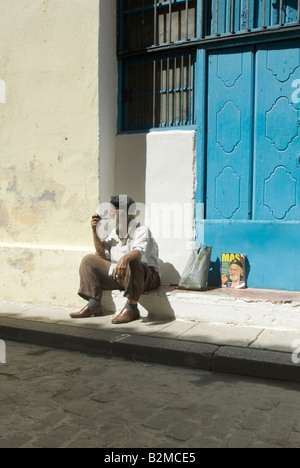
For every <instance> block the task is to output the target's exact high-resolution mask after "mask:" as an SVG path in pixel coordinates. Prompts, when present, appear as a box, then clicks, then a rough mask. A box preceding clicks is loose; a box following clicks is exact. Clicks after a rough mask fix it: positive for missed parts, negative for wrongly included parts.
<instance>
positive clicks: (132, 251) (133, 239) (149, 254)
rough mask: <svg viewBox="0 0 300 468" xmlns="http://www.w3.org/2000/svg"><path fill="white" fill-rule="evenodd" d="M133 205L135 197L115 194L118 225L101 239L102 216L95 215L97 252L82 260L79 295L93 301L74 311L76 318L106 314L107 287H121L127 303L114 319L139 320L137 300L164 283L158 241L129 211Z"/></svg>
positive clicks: (114, 321)
mask: <svg viewBox="0 0 300 468" xmlns="http://www.w3.org/2000/svg"><path fill="white" fill-rule="evenodd" d="M124 198H125V200H126V204H125V205H124ZM132 205H134V201H133V200H132V199H131V198H128V197H124V196H119V195H118V196H116V197H112V199H111V207H112V213H111V214H112V216H113V217H115V221H116V227H115V228H114V229H113V230H112V232H111V233H110V235H109V236H108V237H107V238H106V239H105V240H101V239H100V237H99V236H98V234H97V226H98V223H99V222H100V221H101V217H100V216H99V215H95V216H93V218H92V229H93V236H94V244H95V248H96V255H87V256H86V257H85V258H84V259H83V261H82V263H81V266H80V289H79V292H78V294H79V296H81V297H82V298H83V299H86V300H87V301H89V302H88V304H87V305H86V306H85V307H84V308H83V309H82V310H81V311H80V312H78V313H75V314H71V317H72V318H87V317H93V316H99V315H102V314H103V309H102V306H101V299H102V292H103V290H114V289H119V290H124V291H125V293H124V297H126V298H127V303H126V305H125V307H124V308H123V310H122V311H121V313H120V314H119V315H118V316H117V317H115V318H114V319H113V321H112V323H114V324H121V323H128V322H132V321H133V320H138V319H139V318H140V312H139V310H138V305H137V303H138V301H139V298H140V296H141V295H142V294H143V293H144V292H145V291H149V290H151V289H157V288H158V287H159V286H160V284H161V283H160V274H159V260H158V246H157V243H156V242H155V240H154V238H153V237H152V234H151V231H150V230H149V228H148V227H146V226H144V225H140V224H137V223H136V221H134V219H135V216H134V215H129V213H128V212H129V208H130V207H131V206H132ZM130 211H131V210H130Z"/></svg>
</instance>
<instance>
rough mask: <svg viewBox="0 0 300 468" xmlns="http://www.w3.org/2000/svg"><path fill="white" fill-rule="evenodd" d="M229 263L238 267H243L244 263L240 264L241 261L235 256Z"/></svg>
mask: <svg viewBox="0 0 300 468" xmlns="http://www.w3.org/2000/svg"><path fill="white" fill-rule="evenodd" d="M230 265H238V266H239V267H241V268H242V269H244V265H243V264H242V262H240V261H239V260H237V259H236V258H235V259H234V260H232V262H231V263H230Z"/></svg>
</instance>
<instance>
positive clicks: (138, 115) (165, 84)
mask: <svg viewBox="0 0 300 468" xmlns="http://www.w3.org/2000/svg"><path fill="white" fill-rule="evenodd" d="M194 62H195V57H194V54H192V53H189V54H181V55H173V56H165V57H155V59H153V60H152V59H134V60H129V61H126V62H125V64H124V72H123V77H124V84H123V103H122V104H123V116H122V117H123V118H122V131H134V130H146V129H149V128H166V127H178V126H186V125H192V124H193V123H194V103H193V99H194V92H193V91H194Z"/></svg>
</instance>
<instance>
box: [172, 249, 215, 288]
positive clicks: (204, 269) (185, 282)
mask: <svg viewBox="0 0 300 468" xmlns="http://www.w3.org/2000/svg"><path fill="white" fill-rule="evenodd" d="M211 251H212V247H209V246H207V245H204V244H201V245H200V248H198V249H193V251H192V253H191V255H190V258H189V261H188V263H187V265H186V267H185V270H184V272H183V275H182V277H181V279H180V283H179V286H178V287H179V289H190V290H194V291H205V290H206V289H207V286H208V274H209V268H210V262H211Z"/></svg>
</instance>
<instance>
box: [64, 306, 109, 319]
mask: <svg viewBox="0 0 300 468" xmlns="http://www.w3.org/2000/svg"><path fill="white" fill-rule="evenodd" d="M103 314H104V310H103V309H102V307H97V308H96V309H89V306H88V305H87V306H85V307H84V308H83V309H82V310H81V311H80V312H75V313H74V314H70V317H71V318H73V319H83V318H89V317H100V316H102V315H103Z"/></svg>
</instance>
